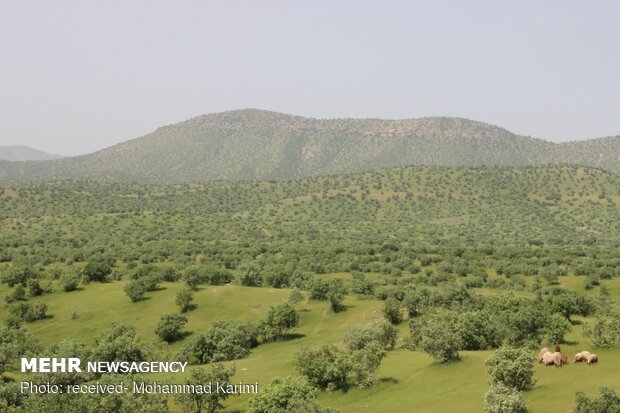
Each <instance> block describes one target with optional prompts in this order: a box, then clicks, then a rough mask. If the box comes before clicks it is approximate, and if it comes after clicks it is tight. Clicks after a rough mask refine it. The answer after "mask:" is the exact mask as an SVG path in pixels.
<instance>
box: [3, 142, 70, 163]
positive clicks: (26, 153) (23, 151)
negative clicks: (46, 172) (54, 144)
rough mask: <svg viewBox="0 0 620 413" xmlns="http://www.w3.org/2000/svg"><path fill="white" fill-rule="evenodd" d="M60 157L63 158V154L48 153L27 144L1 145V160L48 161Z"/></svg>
mask: <svg viewBox="0 0 620 413" xmlns="http://www.w3.org/2000/svg"><path fill="white" fill-rule="evenodd" d="M60 158H63V156H62V155H56V154H53V153H47V152H44V151H41V150H38V149H34V148H31V147H29V146H25V145H0V160H3V161H15V162H24V161H46V160H53V159H60Z"/></svg>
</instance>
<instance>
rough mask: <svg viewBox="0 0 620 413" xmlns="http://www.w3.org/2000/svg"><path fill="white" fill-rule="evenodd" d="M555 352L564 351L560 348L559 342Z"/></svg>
mask: <svg viewBox="0 0 620 413" xmlns="http://www.w3.org/2000/svg"><path fill="white" fill-rule="evenodd" d="M555 352H556V353H561V352H562V350H560V345H559V344H558V345H556V346H555Z"/></svg>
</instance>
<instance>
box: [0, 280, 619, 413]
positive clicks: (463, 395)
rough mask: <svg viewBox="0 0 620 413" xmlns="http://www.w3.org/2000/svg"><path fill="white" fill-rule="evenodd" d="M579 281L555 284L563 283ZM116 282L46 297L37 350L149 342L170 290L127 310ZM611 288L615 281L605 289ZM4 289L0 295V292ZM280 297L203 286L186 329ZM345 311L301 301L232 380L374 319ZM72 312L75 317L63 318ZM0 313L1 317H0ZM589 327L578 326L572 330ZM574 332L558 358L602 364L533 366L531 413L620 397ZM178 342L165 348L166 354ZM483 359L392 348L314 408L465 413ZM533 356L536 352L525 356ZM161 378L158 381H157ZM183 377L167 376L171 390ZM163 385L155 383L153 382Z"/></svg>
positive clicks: (243, 314) (475, 400) (337, 339)
mask: <svg viewBox="0 0 620 413" xmlns="http://www.w3.org/2000/svg"><path fill="white" fill-rule="evenodd" d="M338 276H340V275H338ZM576 278H578V277H573V276H569V277H563V278H562V280H561V282H562V284H566V285H571V284H575V285H579V283H575V279H576ZM124 283H125V282H124V281H119V282H110V283H103V284H99V283H98V284H93V285H89V286H88V287H87V288H84V289H83V290H80V291H75V292H71V293H64V292H54V293H52V294H50V295H48V296H46V297H45V300H46V301H47V302H48V304H49V313H50V317H49V318H47V319H45V320H41V321H36V322H34V323H31V324H29V325H28V327H29V329H30V330H31V331H32V332H33V333H34V335H35V336H36V337H37V338H39V339H40V340H41V342H42V343H45V344H51V343H54V342H58V341H60V340H62V339H65V338H67V337H70V338H72V339H76V340H79V341H83V342H86V343H91V342H92V339H93V337H95V336H96V335H97V333H98V332H99V331H100V330H101V329H102V328H104V327H106V326H107V325H108V324H109V323H110V322H111V321H112V320H113V321H118V322H122V323H127V324H131V325H135V326H136V327H137V329H138V331H139V334H140V335H141V336H142V337H144V338H146V339H148V340H151V339H154V338H155V336H154V333H153V331H154V328H155V325H156V323H157V321H158V320H159V317H160V316H161V315H162V314H165V313H171V312H175V311H176V308H175V305H174V295H175V293H176V291H177V290H178V289H179V288H180V286H181V285H180V284H179V283H164V284H163V285H162V289H161V290H159V291H156V292H153V293H151V294H150V295H149V299H147V300H144V301H141V302H139V303H135V304H133V303H131V302H130V301H129V300H128V299H127V297H126V296H125V295H124V293H123V292H122V288H121V287H122V285H123V284H124ZM609 286H610V287H611V288H613V289H615V288H617V287H618V286H620V280H613V281H612V282H610V283H609ZM1 292H3V291H0V293H1ZM288 293H289V290H288V289H272V288H251V287H240V286H235V285H224V286H205V287H203V288H201V289H200V290H199V291H198V292H197V293H196V294H195V301H196V304H198V306H197V308H196V309H195V310H194V311H191V312H190V313H188V318H189V322H188V324H187V330H188V331H191V332H200V331H204V330H206V329H207V328H208V326H209V325H210V324H212V323H213V322H214V321H218V320H227V319H231V318H234V319H238V320H243V321H250V322H252V321H257V320H258V319H259V318H260V316H261V315H262V314H263V313H264V312H265V311H266V310H267V309H268V308H269V306H271V305H275V304H279V303H281V302H283V301H285V300H286V297H287V296H288ZM345 305H346V307H347V309H346V311H343V312H340V313H337V314H334V313H333V312H332V311H331V310H330V309H329V308H328V305H327V304H326V303H325V302H315V301H309V302H308V301H306V302H303V303H300V304H298V305H297V309H298V310H299V311H300V314H301V320H300V327H299V328H298V329H297V330H295V333H296V338H294V339H290V340H284V341H281V342H276V343H269V344H264V345H261V346H259V347H257V348H255V349H254V350H253V351H252V353H251V354H250V356H249V357H248V358H246V359H241V360H235V361H231V362H228V364H232V365H235V366H236V368H237V374H236V375H235V377H234V380H239V381H244V382H249V383H253V382H254V381H259V383H261V384H264V383H268V382H269V380H270V379H271V378H272V377H275V376H287V375H291V374H294V369H293V365H292V360H293V355H294V353H295V352H297V351H299V349H301V348H305V347H316V346H319V345H321V344H326V343H332V344H336V345H342V337H343V334H344V332H345V331H346V330H347V329H348V328H350V327H351V326H355V325H360V324H365V323H368V322H370V321H373V320H376V319H379V318H380V317H381V309H380V303H379V302H377V301H374V300H359V299H356V298H354V297H351V296H350V297H349V298H348V299H347V300H346V301H345ZM74 311H76V312H77V313H78V314H79V318H77V319H72V318H71V314H72V312H74ZM5 315H6V314H5V313H3V314H2V315H0V319H2V318H4V317H5ZM587 321H588V320H583V319H578V322H579V323H582V322H587ZM581 327H582V325H581V324H577V325H575V327H574V329H573V332H572V333H571V334H570V335H569V336H568V337H567V343H568V344H565V345H563V346H562V351H563V352H565V353H568V354H569V355H572V354H574V353H577V352H579V351H581V350H582V349H584V348H588V349H591V350H593V351H596V352H597V353H598V354H599V356H600V358H601V361H600V362H599V364H598V365H596V366H587V365H582V364H572V363H571V364H569V365H567V366H564V367H562V368H555V367H546V366H543V365H536V367H535V378H536V380H537V382H536V385H535V387H534V388H533V389H532V390H530V391H528V392H526V393H525V399H526V400H527V404H528V409H529V411H530V412H541V413H543V412H569V411H570V410H571V407H572V405H573V403H574V395H575V392H576V391H578V390H580V391H585V392H587V393H589V394H592V395H594V394H595V393H596V391H597V390H598V388H599V387H600V386H602V385H605V386H610V387H612V388H614V389H616V390H620V380H619V379H618V375H617V367H618V365H620V349H595V348H593V347H592V346H591V344H590V343H589V341H588V340H587V339H586V338H584V337H583V336H582V335H581ZM400 333H401V338H402V337H403V336H405V335H406V334H407V333H408V329H407V328H406V323H402V324H401V325H400ZM180 346H181V342H178V343H175V344H172V345H170V346H169V348H168V349H167V350H166V351H167V352H168V353H169V354H170V355H173V354H174V353H175V352H176V351H177V350H178V349H179V348H180ZM490 353H491V352H490V351H466V352H462V355H461V360H460V361H457V362H451V363H447V364H439V363H436V362H434V361H433V360H432V359H431V358H430V357H428V356H427V355H425V354H424V353H421V352H417V351H410V350H407V349H397V350H395V351H392V352H389V354H388V356H387V358H386V359H385V361H384V362H383V364H382V366H381V368H380V370H379V377H380V382H379V383H378V384H376V385H375V386H373V387H372V388H370V389H357V388H352V389H350V390H348V391H346V392H342V391H336V392H333V393H324V394H323V395H322V396H321V397H320V400H321V403H322V404H324V405H328V406H332V407H336V408H338V409H340V410H341V411H342V412H356V411H362V412H395V411H403V412H404V411H424V412H445V411H451V412H473V411H481V410H482V395H483V394H484V392H486V390H487V388H488V382H487V376H486V373H485V369H484V365H483V363H484V360H485V359H486V358H487V357H488V356H489V354H490ZM532 356H533V357H534V356H535V351H533V352H532ZM164 377H165V376H164ZM181 377H182V375H175V376H174V377H172V376H169V377H166V378H168V379H170V380H171V381H174V382H180V381H181V380H180V378H181ZM157 379H158V380H161V379H162V376H161V375H158V376H157ZM246 403H247V396H237V397H233V398H230V399H229V400H228V401H227V403H226V405H227V409H226V411H230V412H233V411H243V409H244V408H245V406H246Z"/></svg>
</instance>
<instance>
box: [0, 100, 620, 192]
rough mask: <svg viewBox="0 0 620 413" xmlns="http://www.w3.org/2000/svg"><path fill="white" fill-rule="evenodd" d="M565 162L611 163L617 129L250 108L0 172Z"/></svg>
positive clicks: (213, 173) (211, 171)
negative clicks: (534, 130)
mask: <svg viewBox="0 0 620 413" xmlns="http://www.w3.org/2000/svg"><path fill="white" fill-rule="evenodd" d="M548 163H573V164H581V165H586V166H594V167H600V168H604V169H607V170H610V171H613V172H620V137H615V138H604V139H594V140H588V141H580V142H574V143H567V144H554V143H551V142H547V141H544V140H540V139H533V138H529V137H524V136H518V135H515V134H512V133H510V132H509V131H507V130H505V129H502V128H499V127H497V126H493V125H489V124H485V123H481V122H475V121H470V120H466V119H458V118H421V119H409V120H380V119H331V120H318V119H311V118H303V117H299V116H291V115H285V114H280V113H274V112H267V111H259V110H240V111H231V112H224V113H216V114H210V115H205V116H199V117H196V118H193V119H190V120H188V121H185V122H181V123H178V124H174V125H169V126H165V127H162V128H159V129H157V130H156V131H155V132H153V133H151V134H148V135H146V136H144V137H141V138H138V139H134V140H131V141H128V142H125V143H122V144H118V145H115V146H113V147H110V148H107V149H104V150H101V151H99V152H96V153H93V154H89V155H84V156H79V157H73V158H65V159H60V160H55V161H47V162H37V163H33V162H25V163H9V162H0V181H4V182H9V181H20V180H31V179H34V180H46V179H50V178H79V179H94V180H104V181H117V182H118V181H120V182H146V183H180V182H205V181H213V180H286V179H296V178H300V177H305V176H315V175H327V174H342V173H351V172H360V171H366V170H371V169H376V168H379V167H390V166H398V165H437V166H525V165H541V164H548Z"/></svg>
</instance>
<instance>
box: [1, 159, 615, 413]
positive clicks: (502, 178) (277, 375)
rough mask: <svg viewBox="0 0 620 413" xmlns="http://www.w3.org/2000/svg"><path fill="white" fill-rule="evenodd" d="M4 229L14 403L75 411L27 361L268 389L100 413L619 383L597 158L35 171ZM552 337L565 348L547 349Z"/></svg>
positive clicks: (573, 395) (142, 402) (6, 344)
mask: <svg viewBox="0 0 620 413" xmlns="http://www.w3.org/2000/svg"><path fill="white" fill-rule="evenodd" d="M0 235H1V237H0V282H1V284H0V296H2V299H3V303H2V305H3V306H4V307H3V311H1V312H0V321H2V322H3V323H4V327H2V330H1V331H0V373H2V381H1V383H0V410H2V409H4V410H8V411H14V412H29V411H63V410H66V411H71V410H68V409H69V407H68V406H69V403H70V402H69V401H68V399H67V397H66V396H63V395H29V394H18V393H16V392H15V385H16V384H17V382H18V381H21V380H26V379H31V378H32V379H33V380H35V379H40V377H35V376H33V377H30V375H27V374H21V373H19V372H18V370H19V366H18V364H17V360H18V358H19V357H21V355H31V356H35V355H40V356H45V355H47V356H49V355H58V354H61V355H63V356H66V357H75V356H79V357H80V358H81V359H83V360H100V361H154V360H162V359H163V360H182V361H187V362H188V363H189V364H190V366H189V368H188V372H187V374H185V375H184V376H172V375H171V376H168V377H165V379H166V380H170V381H175V380H176V382H178V383H180V382H183V381H187V382H188V383H196V382H201V381H203V382H204V381H209V380H222V381H225V382H230V383H232V382H239V381H244V382H252V383H253V382H255V381H256V380H259V381H260V383H261V391H260V393H259V394H257V395H227V396H226V397H224V396H222V397H219V396H218V397H216V396H213V397H206V396H205V397H194V398H192V397H166V396H164V395H148V394H141V395H130V394H128V395H125V396H123V397H118V398H116V399H112V398H110V399H105V400H102V399H97V398H94V397H90V396H86V395H85V396H83V397H81V396H76V397H75V403H77V404H76V406H78V407H79V409H81V410H80V411H85V412H88V411H97V410H96V409H97V406H100V405H98V404H97V403H98V402H101V403H109V404H110V405H112V404H113V405H114V406H122V408H121V407H118V409H120V410H118V411H137V412H140V411H145V412H146V411H155V412H157V411H161V412H165V411H193V412H200V411H219V410H224V411H231V412H232V411H244V410H249V411H254V412H267V411H269V412H277V411H282V412H284V411H296V410H299V411H304V412H305V411H308V412H334V411H342V412H351V411H357V410H360V411H398V407H397V406H402V405H403V403H405V404H406V405H407V406H410V407H411V409H412V410H415V411H430V412H434V411H437V412H439V411H457V412H458V411H463V412H465V411H483V410H486V411H487V412H523V411H525V409H527V410H528V411H532V412H536V411H540V412H543V411H557V410H559V411H567V410H570V409H573V408H574V409H575V411H579V412H582V411H584V412H585V411H588V410H587V409H593V408H594V407H592V406H596V408H599V407H598V406H603V407H600V409H602V410H601V411H607V410H604V409H610V408H612V407H613V406H615V405H614V403H615V402H616V399H617V396H616V393H614V392H617V391H618V390H620V389H618V388H617V387H614V386H616V384H617V383H616V382H615V381H613V380H612V379H611V377H615V376H613V375H614V374H615V372H617V366H618V363H620V348H619V347H620V324H619V323H618V319H619V317H618V313H619V311H620V308H619V306H618V297H619V295H620V177H618V176H617V175H614V174H612V173H608V172H604V171H602V170H599V169H589V168H585V167H577V166H564V165H560V166H546V167H522V168H513V167H510V168H487V167H478V168H439V167H395V168H391V169H382V170H375V171H371V172H364V173H358V174H349V175H337V176H326V177H315V178H306V179H300V180H295V181H284V182H247V183H237V184H233V183H229V182H214V183H209V184H198V183H195V184H179V185H143V184H129V183H96V182H87V181H56V182H47V183H27V184H19V185H9V186H3V187H1V188H0ZM555 346H558V349H557V350H556V351H551V350H554V348H555ZM560 346H561V349H559V347H560ZM542 347H547V350H549V353H551V354H553V353H558V354H559V357H560V359H559V362H558V363H554V361H553V360H552V361H551V363H550V364H548V365H547V363H536V356H537V355H538V354H539V352H540V351H541V348H542ZM582 352H586V353H587V354H588V356H587V357H585V358H584V359H583V360H582V359H580V361H582V362H581V363H572V362H570V360H573V359H574V355H575V354H581V353H582ZM584 354H585V353H584ZM593 355H595V356H596V360H594V358H593ZM562 356H566V357H568V359H569V363H568V364H566V363H565V362H562V359H561V357H562ZM584 360H585V361H586V362H585V363H584V362H583V361H584ZM554 366H557V368H556V367H554ZM123 377H124V376H123ZM125 378H127V377H125ZM46 379H49V380H51V381H53V382H57V383H91V382H95V381H99V382H103V383H112V382H113V381H114V380H119V377H117V376H114V375H107V374H103V375H101V374H93V375H88V374H84V375H75V374H74V373H53V374H50V375H49V376H46ZM151 379H152V378H151V377H146V378H141V380H143V381H146V382H148V381H149V380H151ZM599 387H606V389H604V390H603V393H602V394H601V396H600V397H598V396H596V392H597V391H598V389H599ZM577 392H580V393H577ZM597 397H598V398H597ZM78 399H79V400H78ZM608 406H612V407H608ZM302 408H303V409H305V410H302ZM554 409H555V410H554ZM114 411H116V410H114ZM609 411H612V410H609Z"/></svg>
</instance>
